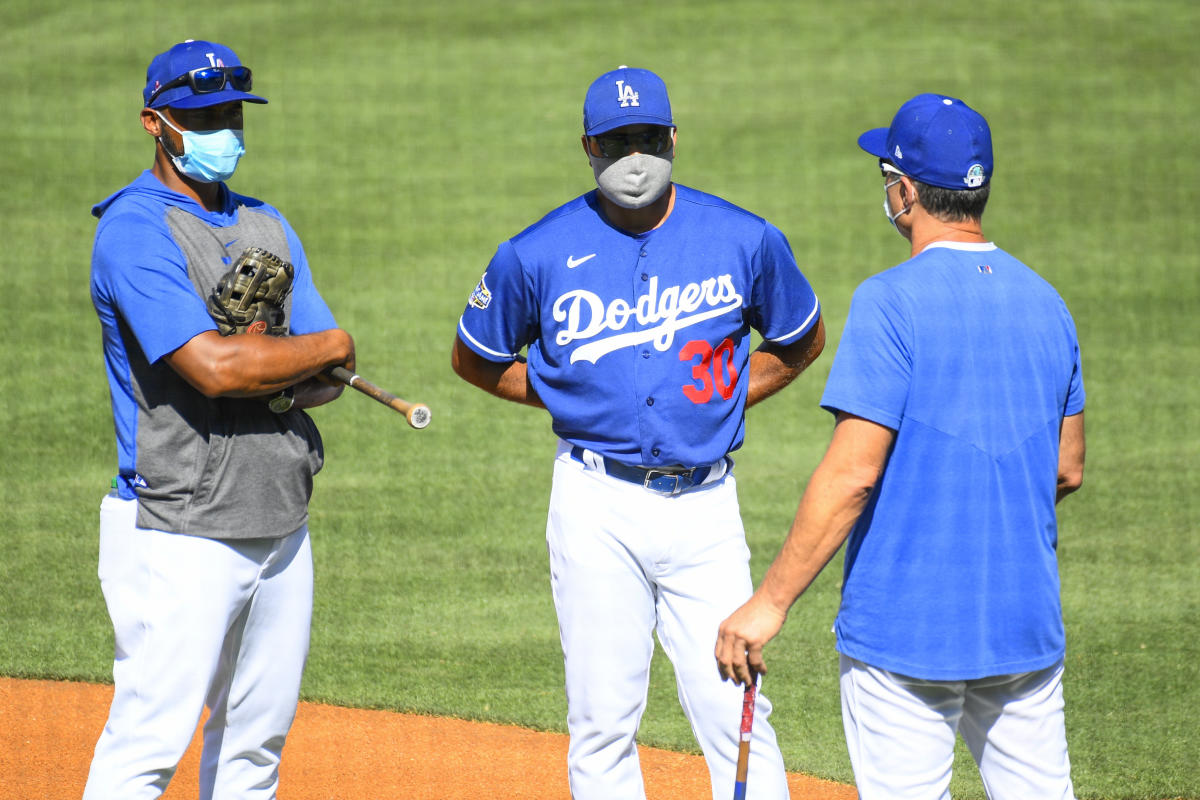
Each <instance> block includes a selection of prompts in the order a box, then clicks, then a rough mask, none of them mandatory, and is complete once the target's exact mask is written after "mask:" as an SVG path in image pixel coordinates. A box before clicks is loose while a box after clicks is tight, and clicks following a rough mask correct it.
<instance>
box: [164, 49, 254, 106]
mask: <svg viewBox="0 0 1200 800" xmlns="http://www.w3.org/2000/svg"><path fill="white" fill-rule="evenodd" d="M240 66H242V62H241V61H240V60H239V59H238V57H237V53H235V52H233V51H232V50H230V49H229V48H228V47H226V46H225V45H223V44H216V43H215V42H206V41H203V40H201V39H188V40H187V41H185V42H180V43H179V44H177V45H175V46H173V47H172V48H171V49H170V50H168V51H166V52H165V53H159V54H158V55H156V56H155V57H154V60H152V61H151V62H150V66H149V67H147V68H146V88H145V89H143V90H142V101H143V103H145V104H146V105H147V106H150V107H151V108H162V107H163V106H172V107H173V108H203V107H205V106H215V105H218V104H220V103H229V102H232V101H234V100H245V101H246V102H248V103H265V102H267V101H266V100H265V99H264V98H262V97H259V96H258V95H254V94H249V93H248V92H244V91H240V90H238V89H235V88H234V87H233V84H232V83H231V82H230V81H228V80H227V81H226V82H225V85H224V87H222V88H221V89H220V90H218V91H215V92H204V93H196V92H195V91H193V90H192V86H191V85H190V84H187V83H185V84H184V85H182V86H175V87H172V88H170V89H167V90H166V91H165V92H162V93H161V94H159V95H158V97H155V98H154V103H153V105H151V103H150V98H151V96H153V94H154V92H155V91H156V90H157V89H158V88H159V87H160V86H164V85H166V84H167V83H170V82H171V81H173V80H175V79H176V78H179V77H180V76H182V75H186V74H187V73H189V72H191V71H192V70H194V69H201V68H203V67H240ZM246 88H249V87H246Z"/></svg>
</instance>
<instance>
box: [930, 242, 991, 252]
mask: <svg viewBox="0 0 1200 800" xmlns="http://www.w3.org/2000/svg"><path fill="white" fill-rule="evenodd" d="M935 247H944V248H945V249H947V250H966V251H969V252H972V253H986V252H988V251H990V250H995V249H996V243H995V242H930V243H929V244H927V245H925V247H924V249H922V250H921V252H922V253H924V252H925V251H926V250H932V249H933V248H935Z"/></svg>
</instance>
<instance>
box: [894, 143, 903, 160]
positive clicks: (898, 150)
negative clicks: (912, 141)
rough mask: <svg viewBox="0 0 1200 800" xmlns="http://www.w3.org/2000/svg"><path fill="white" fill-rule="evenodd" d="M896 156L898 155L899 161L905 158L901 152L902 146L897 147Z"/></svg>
mask: <svg viewBox="0 0 1200 800" xmlns="http://www.w3.org/2000/svg"><path fill="white" fill-rule="evenodd" d="M895 155H896V159H897V160H899V159H901V158H904V153H901V152H900V145H896V152H895Z"/></svg>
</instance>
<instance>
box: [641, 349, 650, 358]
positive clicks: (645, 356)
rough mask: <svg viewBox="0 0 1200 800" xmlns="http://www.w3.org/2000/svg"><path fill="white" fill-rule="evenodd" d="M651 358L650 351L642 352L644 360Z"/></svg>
mask: <svg viewBox="0 0 1200 800" xmlns="http://www.w3.org/2000/svg"><path fill="white" fill-rule="evenodd" d="M649 357H650V351H649V350H643V351H642V358H649Z"/></svg>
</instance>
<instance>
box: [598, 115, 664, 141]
mask: <svg viewBox="0 0 1200 800" xmlns="http://www.w3.org/2000/svg"><path fill="white" fill-rule="evenodd" d="M626 125H660V126H662V127H664V128H673V127H675V123H674V122H671V121H670V120H663V118H662V117H654V116H638V115H636V114H629V115H626V116H620V117H613V118H612V119H608V120H605V121H604V122H597V123H596V124H595V125H593V126H592V127H590V128H588V129H586V130H585V131H584V135H586V136H599V135H600V134H602V133H608V132H609V131H615V130H616V129H617V128H624V127H625V126H626Z"/></svg>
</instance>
